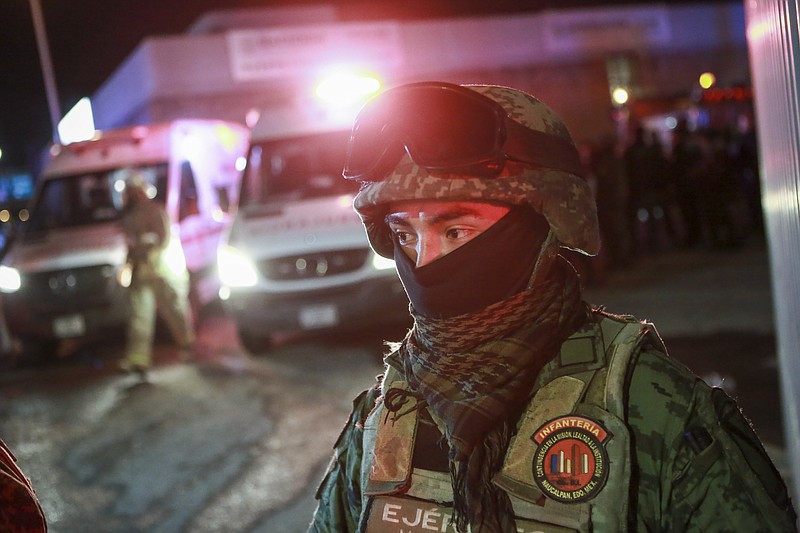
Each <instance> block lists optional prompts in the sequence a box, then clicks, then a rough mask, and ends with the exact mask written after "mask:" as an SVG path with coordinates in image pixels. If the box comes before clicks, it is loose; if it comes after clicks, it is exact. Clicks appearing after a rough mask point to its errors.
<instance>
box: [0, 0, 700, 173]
mask: <svg viewBox="0 0 800 533" xmlns="http://www.w3.org/2000/svg"><path fill="white" fill-rule="evenodd" d="M40 2H41V7H42V12H43V16H44V20H45V24H46V27H47V37H48V40H49V44H50V54H51V58H52V62H53V69H54V73H55V82H56V88H57V90H58V96H59V104H60V107H61V113H62V114H63V113H65V112H66V111H68V110H69V109H70V108H71V107H72V106H73V105H74V104H75V102H77V101H78V100H79V99H80V98H81V97H83V96H90V95H91V94H92V93H93V92H94V91H95V90H96V89H97V88H98V87H99V86H100V85H101V84H102V83H103V82H104V81H105V79H106V78H107V77H108V76H109V75H110V74H111V73H112V72H113V71H114V69H115V68H116V67H117V66H118V65H119V64H120V63H121V62H122V61H123V60H124V59H125V58H126V57H127V56H128V54H130V53H131V52H132V51H133V50H134V49H135V48H136V46H137V45H138V44H139V42H141V40H142V39H143V38H144V37H146V36H149V35H168V34H179V33H182V32H184V31H185V30H186V29H187V28H188V27H189V26H190V25H191V24H192V23H193V22H194V21H195V20H196V19H197V18H198V17H199V16H200V15H202V14H203V13H205V12H207V11H211V10H219V9H232V8H235V7H244V8H254V7H269V6H286V5H293V6H296V5H301V4H319V2H303V1H298V0H190V1H186V0H40ZM331 3H334V4H336V5H338V6H339V9H340V14H341V18H342V20H346V21H347V20H371V19H392V18H393V19H413V18H426V17H452V16H475V15H481V14H488V13H506V14H508V13H515V12H532V11H538V10H545V9H555V8H568V7H586V6H588V5H595V4H601V3H605V4H624V3H628V4H630V3H636V2H631V1H629V2H624V1H623V2H611V1H608V2H603V1H600V2H598V1H597V0H552V1H551V0H516V1H515V0H381V1H380V2H378V1H369V0H333V1H332V2H331ZM663 3H690V2H681V1H673V2H663ZM0 72H2V75H0V95H2V104H0V106H2V107H0V149H2V150H3V157H2V159H0V170H4V169H8V168H9V167H14V166H25V165H29V164H30V163H31V161H33V160H35V158H36V154H38V153H39V151H40V150H41V149H42V147H44V146H45V145H46V143H47V142H48V141H49V140H50V139H51V138H52V131H51V127H50V113H49V109H48V104H47V97H46V94H45V88H44V81H43V77H42V71H41V66H40V63H39V56H38V53H37V47H36V37H35V33H34V29H33V17H32V15H31V8H30V4H29V0H1V1H0Z"/></svg>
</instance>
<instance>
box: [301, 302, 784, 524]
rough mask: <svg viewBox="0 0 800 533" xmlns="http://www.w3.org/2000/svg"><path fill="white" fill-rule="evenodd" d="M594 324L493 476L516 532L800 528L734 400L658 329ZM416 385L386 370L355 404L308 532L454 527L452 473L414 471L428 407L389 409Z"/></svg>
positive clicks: (543, 390)
mask: <svg viewBox="0 0 800 533" xmlns="http://www.w3.org/2000/svg"><path fill="white" fill-rule="evenodd" d="M594 318H595V320H593V321H591V322H590V323H589V324H587V326H586V327H584V328H583V329H581V330H580V331H578V332H576V333H575V334H574V335H572V336H571V337H570V338H569V339H567V341H565V342H564V344H563V345H562V348H561V351H560V353H559V355H558V356H557V357H556V358H555V359H554V360H553V361H551V362H550V363H548V365H546V367H545V368H544V369H543V370H542V372H541V373H540V375H539V377H538V380H537V383H536V385H535V387H534V390H533V391H532V399H531V401H530V403H529V405H528V407H527V409H526V410H525V411H524V413H523V415H522V416H521V417H520V419H519V421H518V423H517V432H516V435H515V437H514V438H513V439H512V441H511V443H510V445H509V447H508V449H507V452H506V456H505V460H504V465H503V467H502V469H501V470H500V472H498V473H496V475H495V476H494V478H493V482H494V483H495V484H497V485H498V486H500V487H501V488H502V489H504V490H505V491H506V492H507V494H508V495H509V497H510V499H511V502H512V504H513V508H514V514H515V521H516V528H517V531H518V532H524V533H529V532H530V533H533V532H539V531H542V532H566V531H582V532H588V531H599V532H612V531H614V532H616V531H620V532H622V531H670V532H672V531H698V532H700V531H703V532H713V531H796V526H795V515H794V511H793V509H792V506H791V503H790V501H789V498H788V495H787V491H786V487H785V485H784V484H783V482H782V480H781V478H780V476H779V474H778V473H777V471H776V470H775V468H774V466H773V465H772V463H771V462H770V460H769V458H768V457H767V455H766V453H765V452H764V450H763V448H762V446H761V444H760V442H759V440H758V438H757V437H756V436H755V434H754V433H753V431H752V429H751V428H750V426H749V424H748V423H747V422H746V421H745V419H744V418H743V417H742V415H741V413H740V412H739V410H738V408H737V407H736V405H735V403H734V402H733V401H732V400H731V399H730V398H728V396H727V395H726V394H725V393H724V392H722V391H721V390H720V389H711V388H709V387H708V386H707V385H706V384H705V383H703V382H702V381H701V380H699V379H698V378H697V377H695V376H694V375H693V374H692V373H691V372H690V371H689V370H688V369H686V368H685V367H683V366H682V365H680V364H679V363H677V362H676V361H674V360H672V359H670V358H669V357H668V356H666V354H665V350H664V348H663V345H662V344H661V341H660V339H659V338H658V335H657V334H656V332H655V330H654V328H653V327H652V325H648V324H642V323H639V322H637V321H635V320H633V319H632V318H630V317H615V316H611V315H607V314H602V313H596V314H595V316H594ZM406 387H407V385H406V383H405V382H404V381H402V379H401V376H400V374H399V373H398V372H397V371H396V370H395V369H393V368H391V367H387V372H386V374H385V378H384V379H383V383H382V390H381V389H379V388H377V387H376V388H373V389H371V390H370V391H367V392H366V393H364V394H362V395H361V396H360V397H359V398H358V399H357V400H356V402H355V404H354V411H353V414H352V415H351V417H350V420H349V422H348V424H347V425H346V427H345V429H344V431H343V433H342V435H341V436H340V438H339V440H338V441H337V444H336V451H335V454H334V457H333V460H332V462H331V466H330V467H329V470H328V473H327V474H326V476H325V478H324V479H323V482H322V484H321V486H320V488H319V490H318V493H317V497H318V499H319V500H320V503H319V506H318V509H317V511H316V513H315V515H314V521H313V523H312V525H311V529H310V531H319V532H328V531H330V532H334V531H335V532H349V531H359V532H366V533H384V532H392V533H400V532H402V533H422V532H426V531H440V532H448V531H455V528H454V526H453V525H452V524H451V523H450V517H451V515H452V499H453V498H452V488H451V482H450V475H449V473H445V472H436V471H432V470H424V469H421V468H415V467H413V466H412V462H411V460H412V457H413V454H414V444H415V442H416V440H417V428H418V424H419V423H420V422H419V417H420V416H421V414H420V412H419V410H418V409H415V408H414V407H415V406H412V405H403V407H402V409H401V410H400V411H399V412H398V413H389V412H387V410H386V409H385V407H384V405H383V402H382V401H381V400H380V397H382V396H383V395H385V393H386V392H387V391H388V390H389V389H391V388H400V389H403V388H406ZM381 393H383V394H381ZM409 398H410V397H409ZM376 401H377V404H376ZM410 401H414V400H413V399H412V400H410ZM420 409H425V407H424V406H422V407H420ZM429 414H430V413H429ZM432 418H433V419H434V421H435V422H437V421H436V419H435V417H432ZM437 425H439V426H440V427H442V426H441V424H440V423H439V422H437Z"/></svg>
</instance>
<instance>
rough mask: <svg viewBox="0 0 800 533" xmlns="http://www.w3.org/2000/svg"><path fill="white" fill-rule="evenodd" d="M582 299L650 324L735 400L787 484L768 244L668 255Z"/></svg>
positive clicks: (643, 262)
mask: <svg viewBox="0 0 800 533" xmlns="http://www.w3.org/2000/svg"><path fill="white" fill-rule="evenodd" d="M584 277H586V278H593V279H594V282H593V283H591V284H589V286H588V287H587V288H586V290H585V298H586V299H587V301H589V302H590V303H592V304H594V305H603V306H605V308H606V309H607V310H608V311H609V312H612V313H617V314H631V315H634V316H636V317H637V318H638V319H640V320H647V321H648V322H652V323H653V324H654V325H655V327H656V329H657V330H658V332H659V334H660V335H661V337H662V339H663V340H664V342H665V344H666V346H667V350H668V351H669V354H670V355H671V356H672V357H675V358H676V359H679V360H680V361H681V362H683V363H684V364H686V365H687V366H688V367H689V368H691V369H692V370H693V371H694V372H695V373H697V374H698V375H700V376H701V377H702V378H703V379H705V380H706V381H707V382H708V383H709V384H711V385H716V386H720V387H722V388H723V389H725V390H726V392H727V393H728V394H729V395H730V396H732V397H733V398H735V399H736V400H737V401H738V403H739V406H740V407H741V409H742V411H743V412H744V414H745V415H746V416H747V417H748V418H749V419H750V421H751V423H752V425H753V427H754V429H755V430H756V433H757V434H758V435H759V437H760V438H761V440H762V442H763V443H764V445H765V448H766V449H767V452H768V453H769V455H770V456H771V458H772V459H773V461H774V462H775V464H776V466H777V467H778V469H779V470H780V471H781V472H782V473H783V475H784V478H785V480H786V481H787V483H791V482H792V480H791V477H790V471H789V465H788V458H787V457H786V456H785V449H786V442H785V436H784V431H783V418H782V407H781V400H780V388H779V387H780V382H779V381H780V380H779V376H778V373H779V367H778V361H777V352H776V343H775V333H774V327H775V323H774V311H773V297H772V286H771V274H770V268H769V254H768V248H767V243H766V241H765V239H764V238H762V237H760V236H751V237H750V238H749V239H748V240H747V241H746V242H745V243H744V244H743V245H742V246H740V247H738V248H733V249H723V250H714V249H710V248H695V249H671V250H668V251H665V252H660V253H655V254H650V255H646V256H644V257H641V258H639V259H638V260H636V261H634V262H633V264H632V265H630V266H628V267H625V268H621V269H617V270H613V271H609V272H605V273H601V274H594V275H591V276H587V275H585V274H584Z"/></svg>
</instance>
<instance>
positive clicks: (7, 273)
mask: <svg viewBox="0 0 800 533" xmlns="http://www.w3.org/2000/svg"><path fill="white" fill-rule="evenodd" d="M20 286H22V278H20V276H19V271H18V270H17V269H16V268H11V267H8V266H5V265H0V291H2V292H5V293H12V292H17V291H18V290H19V288H20Z"/></svg>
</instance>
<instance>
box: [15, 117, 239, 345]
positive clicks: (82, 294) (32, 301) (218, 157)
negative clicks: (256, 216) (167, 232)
mask: <svg viewBox="0 0 800 533" xmlns="http://www.w3.org/2000/svg"><path fill="white" fill-rule="evenodd" d="M249 136H250V131H249V129H248V128H247V127H246V126H244V125H243V124H237V123H233V122H228V121H219V120H201V119H185V120H174V121H169V122H164V123H156V124H148V125H140V126H132V127H126V128H120V129H115V130H109V131H102V132H97V133H96V134H95V136H94V138H92V139H91V140H88V141H81V142H75V143H70V144H66V145H60V144H56V145H53V146H52V148H51V150H50V158H49V161H48V162H47V163H46V164H45V166H44V168H43V170H42V172H41V174H40V176H39V177H38V179H37V184H36V190H35V191H34V195H33V198H32V203H31V205H30V218H29V219H28V220H27V221H26V222H25V223H24V224H22V225H21V226H20V227H19V229H18V231H16V232H15V235H14V237H13V240H12V241H11V243H10V244H9V247H8V250H7V253H6V254H5V256H4V257H3V259H2V263H0V298H2V308H3V313H4V315H5V319H6V325H7V328H8V332H9V334H10V336H11V338H12V339H15V340H16V341H18V344H21V345H22V346H23V349H26V348H48V349H52V348H53V347H55V346H57V343H58V342H59V341H61V340H64V339H83V338H94V337H99V336H103V335H118V334H119V332H120V331H124V329H123V328H124V326H125V324H126V323H127V321H128V316H129V309H128V298H127V294H126V285H127V282H126V280H125V276H124V275H123V274H124V268H123V267H124V265H125V263H126V255H127V247H126V244H125V236H124V233H123V229H122V225H121V216H122V208H123V200H122V192H123V189H124V179H125V177H126V176H128V175H130V173H131V171H133V172H136V173H138V174H140V175H142V176H144V177H146V179H147V180H148V181H149V183H150V184H151V185H152V186H153V187H152V188H151V190H152V191H154V198H155V200H156V201H158V202H161V203H162V204H163V205H164V207H165V208H166V210H167V213H168V214H169V217H170V220H171V222H172V234H173V236H175V237H176V238H177V239H179V243H180V244H181V245H182V246H172V247H170V250H172V251H174V255H173V256H171V257H170V261H171V262H170V264H174V265H175V266H176V270H183V264H184V262H185V265H186V267H188V271H189V276H190V293H189V294H190V301H191V303H192V306H193V309H194V310H195V311H199V310H201V309H203V307H205V306H206V305H207V304H209V303H211V302H212V301H215V300H217V295H218V292H219V283H218V278H217V275H216V252H217V248H218V246H219V244H220V239H221V237H222V235H223V230H224V228H225V227H226V225H227V224H228V223H229V222H230V217H231V213H232V212H233V210H234V207H235V205H236V202H237V201H238V195H239V181H240V179H241V170H242V168H243V167H244V157H245V155H246V153H247V147H248V145H249ZM176 242H177V241H176ZM184 272H185V271H184Z"/></svg>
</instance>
